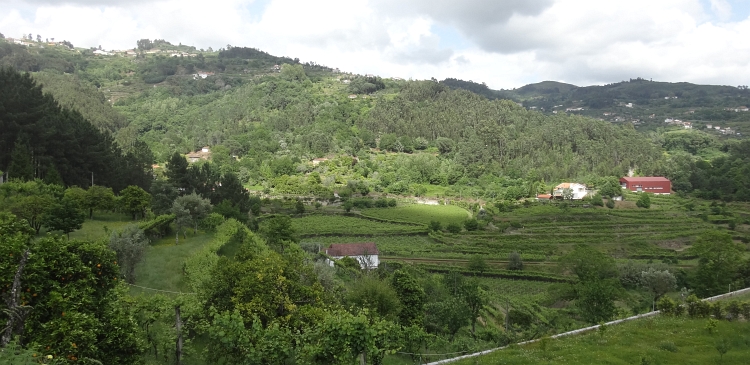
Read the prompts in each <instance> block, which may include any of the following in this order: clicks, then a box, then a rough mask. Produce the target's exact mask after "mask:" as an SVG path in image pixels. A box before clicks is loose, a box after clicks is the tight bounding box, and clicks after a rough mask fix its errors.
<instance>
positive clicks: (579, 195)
mask: <svg viewBox="0 0 750 365" xmlns="http://www.w3.org/2000/svg"><path fill="white" fill-rule="evenodd" d="M588 193H589V192H588V190H587V189H586V185H583V184H578V183H562V184H560V185H557V186H555V190H553V191H552V195H553V196H554V197H555V198H557V199H565V198H566V196H568V195H569V196H570V199H571V200H581V199H583V198H585V197H586V195H587V194H588Z"/></svg>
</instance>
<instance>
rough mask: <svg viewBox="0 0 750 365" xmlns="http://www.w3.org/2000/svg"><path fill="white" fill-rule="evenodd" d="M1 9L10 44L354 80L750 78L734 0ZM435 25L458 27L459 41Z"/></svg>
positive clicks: (222, 2)
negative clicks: (242, 54)
mask: <svg viewBox="0 0 750 365" xmlns="http://www.w3.org/2000/svg"><path fill="white" fill-rule="evenodd" d="M266 1H267V2H268V4H267V5H266V6H254V5H258V3H257V2H266ZM706 4H709V3H706ZM0 8H3V9H8V10H7V11H4V12H3V14H0V32H3V33H4V34H5V35H6V36H19V35H20V34H21V33H26V34H28V33H33V34H34V35H36V34H41V35H42V37H55V38H56V39H58V40H62V39H67V40H69V41H71V42H73V43H74V44H75V45H77V46H98V45H100V44H101V45H102V46H103V47H104V48H105V49H121V48H132V47H133V46H134V45H135V42H136V40H138V39H141V38H150V39H157V38H162V39H166V40H169V41H170V42H172V43H178V42H181V43H183V44H191V45H195V46H196V47H198V48H207V47H209V46H211V47H213V48H219V47H224V46H226V45H227V44H231V45H234V46H249V47H257V48H260V49H263V50H265V51H267V52H269V53H271V54H274V55H279V56H288V57H299V58H300V59H301V60H302V61H314V62H317V63H320V64H325V65H328V66H332V67H339V68H341V69H343V70H347V71H353V72H357V73H374V74H380V75H383V76H400V77H405V78H409V77H412V78H429V77H436V78H445V77H457V78H462V79H467V80H468V79H471V80H474V81H477V82H482V81H484V82H487V84H488V85H489V86H490V87H493V88H501V87H504V88H510V87H517V86H521V85H523V84H525V83H529V82H537V81H542V80H548V79H549V80H559V81H565V82H571V83H575V84H579V85H583V84H589V83H609V82H615V81H620V80H623V79H628V78H630V77H645V78H653V79H654V80H663V81H690V82H699V83H712V84H730V85H735V84H748V83H750V75H748V74H747V72H746V70H747V69H748V66H750V45H748V43H747V41H746V39H747V34H750V19H745V20H742V21H734V22H732V21H730V20H729V19H730V18H731V16H732V6H731V5H730V4H729V3H728V2H727V1H726V0H710V6H709V5H706V6H704V5H702V3H701V0H659V1H653V0H629V1H625V0H612V1H606V2H602V1H600V0H505V1H497V0H465V1H462V2H457V1H449V0H430V1H427V0H414V1H406V2H405V1H400V0H399V1H396V0H348V1H347V0H327V1H302V0H215V1H212V2H210V3H206V2H205V1H197V0H185V1H179V0H161V1H157V2H153V1H148V2H147V1H145V0H143V1H141V0H136V1H130V0H128V1H125V0H120V1H112V0H109V1H108V0H67V1H64V2H60V1H52V0H31V1H20V0H0ZM259 9H263V13H262V14H259V13H255V14H254V13H252V12H258V11H259ZM713 19H719V20H720V21H721V22H720V23H716V22H714V21H713ZM437 28H439V29H452V30H455V32H453V34H454V35H455V34H460V36H461V37H463V39H462V40H461V46H460V47H459V46H458V45H457V44H451V42H454V43H455V42H456V40H455V39H448V38H445V39H441V38H440V37H441V34H438V33H435V31H434V29H437Z"/></svg>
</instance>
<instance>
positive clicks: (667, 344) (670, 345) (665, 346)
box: [659, 341, 677, 352]
mask: <svg viewBox="0 0 750 365" xmlns="http://www.w3.org/2000/svg"><path fill="white" fill-rule="evenodd" d="M659 348H660V349H662V350H664V351H669V352H677V345H675V344H674V342H672V341H664V342H662V343H660V344H659Z"/></svg>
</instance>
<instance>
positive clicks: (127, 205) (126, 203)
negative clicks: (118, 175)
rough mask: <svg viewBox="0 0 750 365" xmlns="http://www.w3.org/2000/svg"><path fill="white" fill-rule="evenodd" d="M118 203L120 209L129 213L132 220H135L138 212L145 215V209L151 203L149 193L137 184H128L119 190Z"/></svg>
mask: <svg viewBox="0 0 750 365" xmlns="http://www.w3.org/2000/svg"><path fill="white" fill-rule="evenodd" d="M119 203H120V207H121V208H122V210H124V211H126V212H128V213H130V214H131V215H132V216H133V220H136V219H138V215H139V214H140V215H141V216H142V217H145V216H146V209H147V208H148V207H149V206H150V205H151V194H149V193H148V192H146V191H145V190H143V189H141V188H140V187H138V186H135V185H130V186H128V187H127V188H125V189H124V190H123V191H121V192H120V199H119Z"/></svg>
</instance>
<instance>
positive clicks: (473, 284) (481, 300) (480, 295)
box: [461, 278, 489, 336]
mask: <svg viewBox="0 0 750 365" xmlns="http://www.w3.org/2000/svg"><path fill="white" fill-rule="evenodd" d="M461 298H462V299H463V300H464V302H465V303H466V308H467V309H468V312H469V314H470V316H471V317H470V322H471V335H472V336H475V334H476V323H477V318H479V313H480V311H481V310H482V308H484V306H485V305H487V303H488V302H489V296H488V293H487V289H486V288H483V287H481V286H480V285H479V281H478V280H477V279H476V278H473V279H470V280H468V281H466V283H464V285H463V287H462V288H461Z"/></svg>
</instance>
